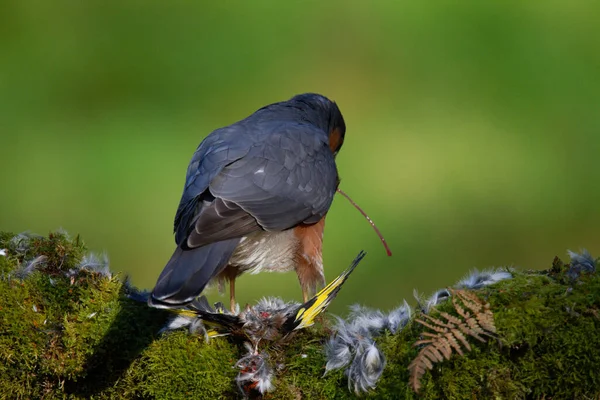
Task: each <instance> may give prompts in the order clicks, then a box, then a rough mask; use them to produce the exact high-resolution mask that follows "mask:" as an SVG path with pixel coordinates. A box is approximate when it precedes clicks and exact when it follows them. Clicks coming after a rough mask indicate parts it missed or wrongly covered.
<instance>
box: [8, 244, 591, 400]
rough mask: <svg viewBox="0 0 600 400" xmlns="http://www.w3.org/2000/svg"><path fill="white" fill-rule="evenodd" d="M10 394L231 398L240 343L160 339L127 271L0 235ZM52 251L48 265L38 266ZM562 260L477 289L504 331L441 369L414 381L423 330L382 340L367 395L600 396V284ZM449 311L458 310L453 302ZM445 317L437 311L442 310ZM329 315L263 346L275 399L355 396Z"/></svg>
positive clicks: (79, 248) (162, 316)
mask: <svg viewBox="0 0 600 400" xmlns="http://www.w3.org/2000/svg"><path fill="white" fill-rule="evenodd" d="M0 248H6V249H8V254H7V256H5V257H4V256H2V257H0V398H3V396H4V397H6V394H10V396H9V397H10V398H24V399H25V398H40V397H44V398H81V399H84V398H85V399H87V398H93V399H108V398H125V399H127V398H131V399H133V398H136V399H137V398H149V399H154V398H155V399H184V398H186V399H187V398H195V399H220V398H235V397H239V396H240V394H239V392H238V389H237V387H236V385H235V381H234V378H235V376H236V375H237V373H238V371H237V369H236V368H235V367H234V365H235V362H236V361H237V360H238V359H239V358H240V357H242V355H244V353H245V349H244V348H243V346H241V344H240V343H237V342H234V341H232V340H230V339H227V338H218V339H214V340H212V341H211V342H210V343H208V344H207V343H205V341H204V338H202V337H197V336H192V335H189V334H188V333H187V332H186V331H183V330H182V331H177V332H172V333H170V334H165V335H158V333H157V332H158V331H159V330H160V328H161V327H162V326H163V325H164V323H165V321H166V319H167V317H168V313H166V312H163V311H160V310H155V309H150V308H148V307H147V306H146V305H145V304H143V303H139V302H136V301H133V300H130V299H129V298H128V297H127V293H126V292H127V290H128V288H127V286H126V285H124V284H123V282H122V281H121V280H120V279H118V277H111V276H105V275H102V274H99V273H94V272H90V271H86V270H79V271H78V272H76V273H73V271H71V272H70V273H67V271H70V270H73V269H77V265H78V264H79V262H80V260H81V257H82V256H83V254H84V253H85V251H86V250H85V246H84V244H83V243H82V242H81V240H79V239H78V238H76V239H73V240H71V239H69V238H68V237H67V236H66V235H64V234H51V235H50V236H49V237H47V238H42V237H33V238H31V237H23V236H20V237H18V238H17V239H15V236H14V235H12V234H8V233H0ZM40 255H43V256H45V263H44V264H40V265H39V266H38V267H37V269H36V270H35V271H33V272H32V271H27V273H24V266H26V265H28V264H27V263H28V262H29V261H31V260H32V259H34V258H36V257H38V256H40ZM567 268H568V265H564V264H563V263H562V262H560V260H555V261H554V264H553V267H552V268H551V269H550V270H549V271H548V272H547V273H539V272H520V273H516V274H515V276H514V279H511V280H506V281H502V282H500V283H498V284H496V285H494V286H491V287H487V288H485V289H482V290H479V291H477V294H478V295H479V297H480V298H482V299H485V300H486V301H488V302H489V303H490V305H491V310H492V311H493V313H494V316H495V322H496V326H497V329H498V333H497V339H491V340H489V341H488V342H487V343H474V341H471V343H472V346H473V350H472V351H470V352H468V353H466V354H465V355H464V356H463V357H459V356H458V355H456V354H455V355H454V356H453V357H452V358H451V359H450V360H448V361H444V362H441V363H438V364H436V365H435V366H434V368H433V370H432V371H428V372H427V373H425V375H424V376H423V378H422V381H421V382H422V388H421V391H420V394H419V395H418V396H417V395H416V394H415V393H414V392H413V391H412V390H411V389H410V387H409V386H408V382H409V372H408V369H407V366H408V364H409V363H410V361H411V360H412V359H414V357H415V356H416V355H417V353H418V349H417V348H415V347H413V346H412V344H413V343H414V342H415V341H416V340H418V339H419V337H420V335H421V333H422V328H423V327H422V326H421V325H419V324H415V323H409V325H408V326H407V327H406V328H405V329H404V330H402V331H401V332H399V333H398V334H396V335H392V334H390V333H386V334H384V335H382V336H380V337H378V338H377V345H378V346H379V348H380V349H381V350H382V352H383V353H384V354H385V356H386V359H387V365H386V368H385V370H384V373H383V376H382V377H381V379H380V381H379V382H378V385H377V388H376V389H375V390H373V391H372V392H370V393H368V394H366V395H365V397H367V398H377V399H398V398H407V399H412V398H425V399H437V398H510V399H519V398H543V397H550V396H552V397H554V398H583V397H597V396H599V395H600V377H599V375H598V374H597V371H598V369H599V367H600V352H599V351H598V349H599V348H600V278H599V276H598V275H590V276H583V277H582V278H581V279H580V280H579V281H578V282H571V281H570V280H569V279H567V278H566V277H565V275H564V273H565V271H566V270H567ZM438 311H446V312H453V310H452V304H451V302H446V303H443V304H442V305H440V306H439V307H438ZM436 312H437V311H433V313H432V315H434V316H435V315H436ZM330 334H331V330H330V327H329V326H328V323H327V321H325V322H324V326H318V327H316V328H311V329H308V330H305V331H301V332H298V333H297V334H295V335H294V336H293V337H290V338H288V340H287V341H286V342H282V343H278V344H271V345H270V346H267V347H265V348H263V351H266V352H268V354H269V363H270V364H271V366H272V367H273V369H274V370H275V371H276V378H275V382H274V384H275V388H276V389H275V391H274V392H273V393H269V394H268V395H267V396H265V398H272V399H297V398H302V399H331V398H334V399H345V398H354V397H355V395H354V394H353V393H351V392H350V391H349V390H348V382H347V380H346V378H345V375H344V372H343V371H342V370H339V371H330V372H329V373H328V374H327V375H324V371H325V370H324V365H325V357H324V352H323V343H324V341H325V339H327V337H328V336H329V335H330Z"/></svg>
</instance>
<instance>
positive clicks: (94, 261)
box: [77, 253, 112, 278]
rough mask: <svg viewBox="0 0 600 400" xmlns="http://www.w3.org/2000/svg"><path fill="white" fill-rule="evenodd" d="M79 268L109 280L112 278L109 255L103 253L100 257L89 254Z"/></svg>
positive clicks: (84, 257)
mask: <svg viewBox="0 0 600 400" xmlns="http://www.w3.org/2000/svg"><path fill="white" fill-rule="evenodd" d="M77 267H78V268H79V269H83V270H87V271H90V272H94V273H97V274H100V275H102V276H105V277H107V278H110V277H111V276H112V274H111V272H110V267H109V261H108V255H107V254H106V253H102V255H100V256H98V255H96V254H94V253H88V254H86V255H84V256H83V259H82V260H81V262H80V263H79V265H78V266H77Z"/></svg>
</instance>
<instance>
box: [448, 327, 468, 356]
mask: <svg viewBox="0 0 600 400" xmlns="http://www.w3.org/2000/svg"><path fill="white" fill-rule="evenodd" d="M458 333H459V334H460V335H462V334H461V333H460V332H458ZM445 336H446V341H447V342H448V344H449V345H450V346H451V347H452V348H453V349H454V350H456V352H457V353H458V354H459V355H461V356H462V355H463V352H462V349H461V348H460V344H458V342H457V341H456V339H457V337H458V336H457V335H456V333H455V332H447V333H446V335H445ZM463 339H464V336H463ZM459 340H460V341H461V342H462V339H459ZM463 346H465V348H467V349H469V350H471V349H470V346H469V342H467V341H466V339H465V341H464V342H463Z"/></svg>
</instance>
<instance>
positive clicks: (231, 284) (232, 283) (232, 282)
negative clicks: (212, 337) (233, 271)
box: [229, 278, 235, 314]
mask: <svg viewBox="0 0 600 400" xmlns="http://www.w3.org/2000/svg"><path fill="white" fill-rule="evenodd" d="M229 309H230V310H231V312H232V313H233V314H235V278H231V279H230V280H229Z"/></svg>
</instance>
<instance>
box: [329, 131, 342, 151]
mask: <svg viewBox="0 0 600 400" xmlns="http://www.w3.org/2000/svg"><path fill="white" fill-rule="evenodd" d="M343 141H344V139H343V137H342V132H341V131H340V129H339V128H334V129H332V130H331V132H329V148H330V149H331V152H332V153H333V152H335V151H336V150H337V149H339V147H340V146H341V145H342V142H343Z"/></svg>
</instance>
